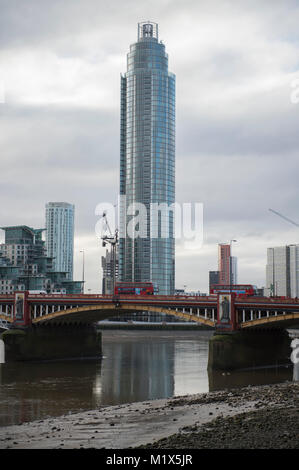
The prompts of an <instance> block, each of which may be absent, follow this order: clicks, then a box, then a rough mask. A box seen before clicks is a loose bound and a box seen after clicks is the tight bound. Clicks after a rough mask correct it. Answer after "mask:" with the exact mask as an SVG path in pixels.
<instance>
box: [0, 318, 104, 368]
mask: <svg viewBox="0 0 299 470" xmlns="http://www.w3.org/2000/svg"><path fill="white" fill-rule="evenodd" d="M0 337H1V339H2V340H3V342H4V350H5V362H16V361H36V360H55V359H70V358H88V357H100V356H101V354H102V342H101V332H100V331H98V330H97V329H96V328H95V326H93V325H84V324H50V323H48V324H46V325H38V326H29V327H24V328H11V329H9V330H7V331H5V332H4V333H2V335H1V336H0Z"/></svg>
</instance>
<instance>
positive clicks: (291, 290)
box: [266, 245, 299, 298]
mask: <svg viewBox="0 0 299 470" xmlns="http://www.w3.org/2000/svg"><path fill="white" fill-rule="evenodd" d="M266 293H267V295H268V296H272V295H275V296H276V295H278V296H286V297H293V298H295V297H299V245H286V246H277V247H274V248H268V249H267V266H266Z"/></svg>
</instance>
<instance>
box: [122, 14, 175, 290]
mask: <svg viewBox="0 0 299 470" xmlns="http://www.w3.org/2000/svg"><path fill="white" fill-rule="evenodd" d="M120 195H121V196H123V197H124V199H125V204H124V205H123V206H122V208H121V212H120V229H121V230H120V233H121V234H122V236H121V237H120V244H119V279H120V281H125V282H146V281H147V282H153V284H154V287H155V288H156V291H157V292H159V294H162V295H169V294H173V293H174V277H175V240H174V219H173V214H172V213H171V212H170V213H168V214H167V218H166V217H165V214H164V213H162V212H159V215H158V217H154V216H153V213H152V207H153V206H152V205H153V204H158V205H161V204H167V206H168V207H169V206H170V205H171V204H173V203H174V202H175V76H174V75H173V74H172V73H170V72H169V71H168V55H167V54H166V52H165V45H164V44H163V43H162V41H159V38H158V25H157V24H156V23H152V22H145V23H139V24H138V38H137V42H136V43H134V44H132V45H131V46H130V52H129V53H128V55H127V72H126V73H125V74H124V75H123V76H121V130H120ZM138 204H142V205H143V207H145V208H146V214H147V223H146V224H145V226H144V227H143V233H142V236H132V235H129V234H128V230H127V228H128V225H129V223H130V221H131V219H132V215H134V214H135V212H134V207H136V210H137V211H136V215H137V213H138ZM130 207H131V209H132V208H133V212H132V211H131V213H130V214H128V212H129V210H128V209H129V208H130ZM165 225H167V229H168V230H167V233H168V236H167V237H165V236H164V235H163V233H162V232H163V230H164V229H165ZM138 229H140V227H138ZM164 234H165V232H164Z"/></svg>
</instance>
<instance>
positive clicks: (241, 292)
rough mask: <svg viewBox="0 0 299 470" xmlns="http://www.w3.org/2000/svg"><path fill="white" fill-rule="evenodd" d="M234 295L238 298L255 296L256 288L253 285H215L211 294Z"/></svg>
mask: <svg viewBox="0 0 299 470" xmlns="http://www.w3.org/2000/svg"><path fill="white" fill-rule="evenodd" d="M230 293H234V294H236V295H237V296H238V297H242V296H246V297H250V296H253V295H255V287H254V286H253V285H251V284H231V285H230V284H213V285H212V286H211V288H210V294H230Z"/></svg>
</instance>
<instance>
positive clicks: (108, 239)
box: [101, 211, 118, 295]
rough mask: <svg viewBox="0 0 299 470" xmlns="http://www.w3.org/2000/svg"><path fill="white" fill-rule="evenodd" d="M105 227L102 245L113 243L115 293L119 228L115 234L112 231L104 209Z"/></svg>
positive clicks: (103, 228) (102, 234) (113, 286)
mask: <svg viewBox="0 0 299 470" xmlns="http://www.w3.org/2000/svg"><path fill="white" fill-rule="evenodd" d="M102 218H103V227H102V233H101V239H102V246H103V247H105V246H106V244H107V243H109V244H110V245H111V261H112V271H113V285H112V295H114V288H115V279H116V247H117V244H118V229H115V231H114V235H113V234H112V232H111V229H110V226H109V223H108V219H107V213H106V212H105V211H104V212H103V215H102Z"/></svg>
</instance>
